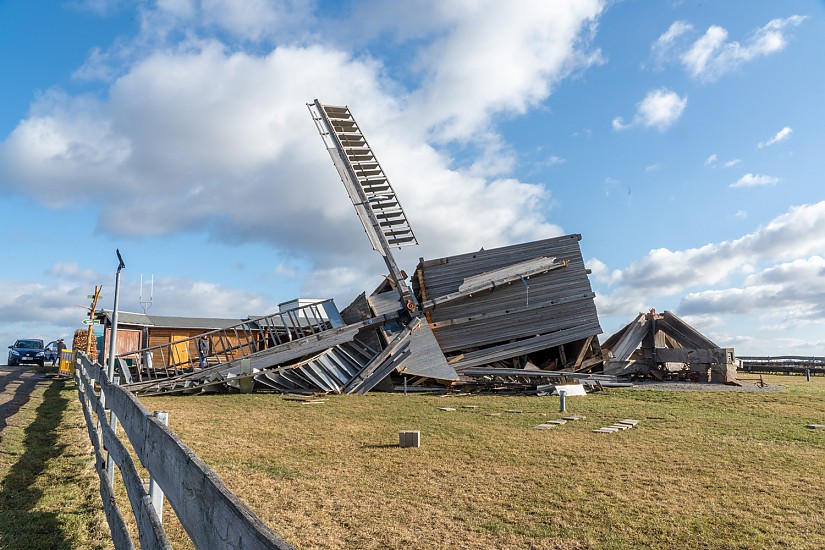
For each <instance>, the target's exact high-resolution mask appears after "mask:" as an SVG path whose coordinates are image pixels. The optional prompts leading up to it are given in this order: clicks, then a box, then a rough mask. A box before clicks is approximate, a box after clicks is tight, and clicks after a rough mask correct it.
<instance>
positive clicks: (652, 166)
mask: <svg viewBox="0 0 825 550" xmlns="http://www.w3.org/2000/svg"><path fill="white" fill-rule="evenodd" d="M661 169H662V163H661V162H657V163H656V164H650V165H648V166H645V172H647V173H650V172H658V171H659V170H661Z"/></svg>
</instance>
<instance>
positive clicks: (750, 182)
mask: <svg viewBox="0 0 825 550" xmlns="http://www.w3.org/2000/svg"><path fill="white" fill-rule="evenodd" d="M780 181H782V180H781V179H780V178H777V177H774V176H766V175H764V174H750V173H748V174H745V175H744V176H742V177H741V178H739V179H738V180H736V181H735V182H733V183H731V184H730V185H729V186H728V187H762V186H766V185H776V184H777V183H779V182H780Z"/></svg>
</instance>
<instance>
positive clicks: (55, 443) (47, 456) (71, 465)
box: [0, 367, 112, 550]
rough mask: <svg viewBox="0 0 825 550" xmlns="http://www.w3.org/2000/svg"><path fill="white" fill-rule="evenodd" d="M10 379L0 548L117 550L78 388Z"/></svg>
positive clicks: (1, 454)
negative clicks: (112, 539)
mask: <svg viewBox="0 0 825 550" xmlns="http://www.w3.org/2000/svg"><path fill="white" fill-rule="evenodd" d="M8 369H14V367H9V368H8ZM52 370H53V369H52ZM8 372H9V371H4V373H3V376H2V378H3V386H4V390H5V391H6V395H7V396H10V397H11V396H12V395H13V397H11V400H9V401H6V402H5V403H4V406H3V408H2V411H3V412H2V419H3V421H4V422H3V430H2V435H1V436H0V548H5V549H30V550H40V549H43V548H50V549H61V548H64V549H72V548H78V549H79V548H83V549H104V548H111V547H112V544H111V541H110V540H109V532H108V528H107V526H106V520H105V517H104V516H103V512H102V510H101V504H100V494H99V492H98V487H99V485H98V478H97V474H96V472H95V470H94V466H93V464H92V462H91V452H90V451H91V444H90V443H89V436H88V434H87V432H86V426H85V422H84V420H83V413H82V411H81V409H80V403H79V402H78V400H77V394H76V393H75V392H74V386H73V385H71V384H70V383H66V382H64V381H62V380H58V379H44V378H41V377H40V376H39V375H37V376H32V377H25V378H17V377H18V376H19V372H18V373H13V374H12V375H10V376H11V377H7V373H8ZM38 372H39V373H40V374H42V373H44V372H48V369H40V370H39V371H38ZM25 374H26V375H27V376H28V375H29V374H30V372H26V373H25ZM18 381H20V382H21V383H19V384H18ZM12 386H14V387H12Z"/></svg>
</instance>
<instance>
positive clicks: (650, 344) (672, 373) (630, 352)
mask: <svg viewBox="0 0 825 550" xmlns="http://www.w3.org/2000/svg"><path fill="white" fill-rule="evenodd" d="M602 349H603V350H605V352H606V353H607V355H608V358H607V360H606V361H605V363H604V374H613V375H618V376H631V375H633V376H642V375H649V376H652V377H654V378H656V379H659V380H662V379H664V378H669V377H681V378H688V379H691V380H696V381H702V382H719V383H725V384H735V385H738V382H737V380H736V357H735V355H734V351H733V348H721V347H719V346H718V345H716V344H715V343H713V342H712V341H711V340H710V339H709V338H707V337H706V336H704V335H703V334H701V333H700V332H699V331H697V330H696V329H695V328H693V327H692V326H690V325H689V324H687V323H686V322H685V321H683V320H682V319H680V318H679V317H677V316H676V315H675V314H673V313H671V312H669V311H665V312H664V313H661V314H659V313H656V310H655V309H651V310H650V311H649V312H648V313H640V314H639V315H638V317H636V318H635V319H634V320H633V321H631V322H630V323H629V324H627V325H626V326H625V327H624V328H622V329H621V330H620V331H619V332H617V333H616V334H614V335H613V336H611V337H610V338H608V339H607V340H606V341H605V342H604V343H603V344H602Z"/></svg>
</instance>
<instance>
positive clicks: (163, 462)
mask: <svg viewBox="0 0 825 550" xmlns="http://www.w3.org/2000/svg"><path fill="white" fill-rule="evenodd" d="M76 362H77V368H76V369H75V382H76V384H77V391H78V397H79V398H80V402H81V403H82V405H83V415H84V417H85V419H86V427H87V429H88V432H89V437H90V439H91V442H92V446H93V447H94V455H95V469H96V470H97V473H98V476H99V478H100V496H101V499H102V500H103V508H104V512H105V514H106V519H107V521H108V523H109V528H110V530H111V532H112V540H113V543H114V546H115V548H117V549H118V550H120V549H131V548H134V545H133V542H132V540H131V537H130V535H129V532H128V529H127V527H126V522H125V521H124V519H123V515H122V513H121V511H120V509H119V508H118V506H117V504H116V503H115V499H114V478H113V476H111V474H110V473H107V468H106V462H107V460H106V458H105V457H104V450H106V451H107V452H108V458H109V459H111V461H113V462H114V464H116V465H117V467H118V470H119V471H120V474H121V478H122V479H123V484H124V486H125V488H126V492H127V494H128V498H129V503H130V505H131V508H132V513H133V514H134V517H135V520H136V522H137V528H138V537H139V539H140V540H139V542H140V547H141V548H144V549H170V548H172V546H171V545H170V543H169V540H168V538H167V537H166V533H165V532H164V530H163V526H162V524H161V521H160V516H159V512H158V510H156V509H155V507H154V506H153V505H152V502H151V498H150V496H149V494H148V493H147V492H146V489H145V487H144V485H143V482H142V481H141V479H140V476H139V474H138V472H137V469H136V467H135V463H134V461H133V459H132V456H131V454H130V453H129V451H128V450H127V448H126V446H125V445H124V443H123V442H122V441H121V440H120V439H119V438H118V436H117V433H116V430H114V429H112V424H114V422H109V420H108V418H107V409H108V410H109V411H111V412H112V413H114V417H115V418H116V419H117V421H118V422H119V424H120V425H121V426H122V427H123V430H124V432H125V433H126V436H127V438H128V440H129V442H130V443H131V446H132V448H133V450H134V453H135V455H136V456H137V458H138V460H139V461H140V463H141V464H142V465H143V466H144V467H145V468H146V469H147V470H148V471H149V474H150V475H151V476H152V479H153V480H154V482H155V483H157V485H158V487H160V489H161V490H162V491H163V493H164V494H165V496H166V500H167V501H168V502H169V504H170V505H171V507H172V509H173V510H174V512H175V514H176V515H177V517H178V519H179V520H180V523H181V525H182V526H183V528H184V529H185V530H186V533H187V534H188V535H189V538H190V539H191V540H192V542H193V543H194V545H195V547H196V548H202V549H214V548H236V549H239V548H243V549H252V550H257V549H271V548H276V549H291V548H293V547H292V546H291V545H290V544H289V543H288V542H286V541H285V540H284V539H282V538H281V537H280V536H279V535H277V534H276V533H275V532H274V531H272V530H271V529H270V528H269V527H267V525H266V524H265V523H264V522H263V521H261V519H260V518H258V516H257V515H255V513H254V512H253V511H252V510H251V509H250V508H249V507H248V506H246V505H245V504H244V503H243V502H242V501H241V500H240V499H239V498H238V497H237V496H235V495H234V494H233V493H232V492H231V491H230V490H229V489H228V488H227V487H226V486H225V485H224V484H223V482H222V481H221V479H220V478H219V477H218V475H217V474H216V473H215V472H214V471H212V469H210V468H209V466H207V465H206V464H205V463H204V462H203V461H202V460H201V459H200V458H198V457H197V455H195V453H193V452H192V450H191V449H189V447H187V446H186V445H185V444H184V443H183V442H182V441H181V440H180V439H179V438H178V437H177V436H176V435H175V434H174V433H173V432H172V431H171V430H170V429H169V428H168V427H167V426H166V425H164V423H163V422H162V421H161V420H159V419H158V418H156V417H154V416H153V415H152V414H151V413H149V411H148V410H147V409H146V408H145V407H144V406H143V405H142V404H141V403H140V402H139V401H138V400H137V398H136V397H135V396H134V395H132V394H131V393H130V392H128V391H126V390H125V389H123V388H121V387H120V386H118V385H117V384H115V383H111V382H109V381H108V380H107V379H106V373H105V371H104V369H103V367H101V366H100V365H99V364H94V363H92V362H91V361H89V359H88V358H87V357H86V356H85V355H84V354H81V353H78V355H77V359H76ZM96 386H97V387H99V392H98V393H96Z"/></svg>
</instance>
